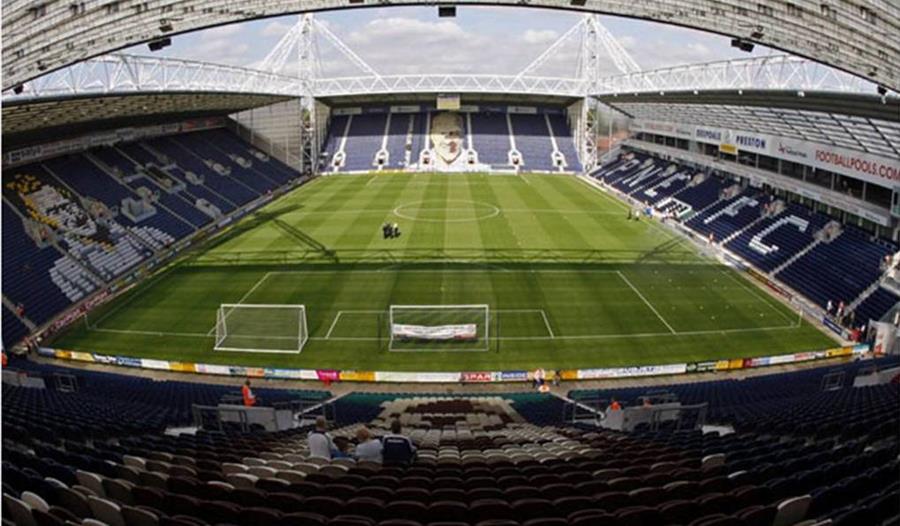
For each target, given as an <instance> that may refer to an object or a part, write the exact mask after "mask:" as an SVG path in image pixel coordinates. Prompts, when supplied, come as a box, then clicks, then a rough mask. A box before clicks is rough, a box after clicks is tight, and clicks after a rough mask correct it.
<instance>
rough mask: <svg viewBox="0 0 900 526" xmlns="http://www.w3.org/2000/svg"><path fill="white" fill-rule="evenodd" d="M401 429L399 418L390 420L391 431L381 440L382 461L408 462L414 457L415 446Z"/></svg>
mask: <svg viewBox="0 0 900 526" xmlns="http://www.w3.org/2000/svg"><path fill="white" fill-rule="evenodd" d="M402 431H403V428H402V426H401V425H400V421H399V420H394V421H393V422H391V432H390V433H389V434H387V435H385V436H384V439H383V440H382V446H383V451H382V455H383V459H384V462H390V463H396V464H408V463H410V462H411V461H412V459H413V458H415V456H416V446H414V445H413V443H412V440H410V439H409V437H407V436H404V435H403V434H402Z"/></svg>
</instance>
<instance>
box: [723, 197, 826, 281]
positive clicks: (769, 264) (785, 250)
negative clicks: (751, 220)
mask: <svg viewBox="0 0 900 526" xmlns="http://www.w3.org/2000/svg"><path fill="white" fill-rule="evenodd" d="M792 218H793V219H792ZM827 223H828V218H827V217H825V216H822V215H820V214H816V213H812V212H810V211H809V210H808V209H806V208H805V207H802V206H800V205H797V204H793V203H791V204H789V205H788V206H787V208H786V210H785V211H784V212H782V213H780V214H778V215H776V216H773V217H769V218H766V219H763V220H761V221H759V222H758V223H756V224H755V225H754V226H753V227H751V228H749V229H747V230H746V231H744V232H742V233H741V235H739V236H737V237H736V238H734V239H733V240H731V241H729V242H728V243H727V244H726V248H728V249H729V250H731V251H733V252H735V253H737V254H738V255H740V256H741V257H743V258H744V259H746V260H747V261H749V262H750V263H752V264H753V265H754V266H756V267H757V268H759V269H761V270H764V271H766V272H768V271H771V270H773V269H774V268H775V267H777V266H779V265H781V264H782V263H784V262H785V261H787V260H788V259H790V258H791V256H793V255H795V254H797V253H798V252H800V251H801V250H803V249H804V248H805V247H806V246H807V245H809V244H811V243H812V242H813V241H814V240H815V239H814V238H813V235H814V234H815V233H816V232H817V231H819V230H821V229H822V227H824V226H825V225H826V224H827ZM776 225H777V226H776ZM773 227H774V229H773ZM801 228H802V230H801ZM763 233H764V234H765V235H763V236H761V237H760V236H759V234H763ZM762 247H766V248H762ZM775 247H777V249H776V248H775Z"/></svg>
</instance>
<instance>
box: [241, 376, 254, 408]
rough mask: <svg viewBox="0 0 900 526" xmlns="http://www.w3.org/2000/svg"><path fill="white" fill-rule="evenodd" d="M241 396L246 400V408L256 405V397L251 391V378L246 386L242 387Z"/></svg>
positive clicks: (246, 382) (245, 383)
mask: <svg viewBox="0 0 900 526" xmlns="http://www.w3.org/2000/svg"><path fill="white" fill-rule="evenodd" d="M241 396H243V398H244V405H245V406H246V407H253V406H255V405H256V395H255V394H253V391H251V390H250V379H249V378H248V379H247V380H246V381H245V382H244V386H243V387H241Z"/></svg>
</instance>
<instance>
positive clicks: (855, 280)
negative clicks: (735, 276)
mask: <svg viewBox="0 0 900 526" xmlns="http://www.w3.org/2000/svg"><path fill="white" fill-rule="evenodd" d="M896 251H897V248H896V247H894V248H893V249H890V248H888V247H887V246H885V245H883V244H881V243H872V242H871V241H870V240H869V236H868V235H867V234H865V233H864V232H863V231H861V230H859V229H858V228H855V227H851V226H848V227H846V228H845V229H844V231H843V232H842V233H841V234H840V235H839V236H838V237H837V238H836V239H833V240H831V241H830V242H824V241H823V242H822V243H820V244H818V245H817V246H815V247H814V248H813V249H812V250H810V251H808V252H806V253H805V254H804V255H803V256H801V257H800V258H798V259H797V260H796V261H794V263H792V264H791V265H789V266H788V267H787V268H785V269H784V270H782V271H781V272H780V273H778V274H776V277H778V278H779V279H781V280H783V281H784V282H785V283H787V284H789V285H790V286H791V287H793V288H794V289H796V290H798V291H800V292H801V293H802V294H803V295H804V296H806V297H808V298H809V299H811V300H813V301H814V302H815V303H816V304H818V305H819V306H820V307H825V305H826V304H827V303H828V302H829V301H832V302H834V303H835V304H837V303H839V302H842V301H843V302H847V303H849V301H851V299H853V298H857V297H858V296H859V295H860V294H861V293H862V292H863V291H864V290H865V289H866V288H868V287H869V286H870V285H872V283H874V282H875V281H877V280H878V279H879V278H880V276H881V269H880V265H881V263H882V261H884V256H886V255H889V254H893V253H894V252H896Z"/></svg>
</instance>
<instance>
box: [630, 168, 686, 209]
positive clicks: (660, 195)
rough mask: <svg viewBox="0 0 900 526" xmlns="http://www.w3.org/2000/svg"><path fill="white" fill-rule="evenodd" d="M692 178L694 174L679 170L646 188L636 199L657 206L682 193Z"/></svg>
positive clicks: (638, 193)
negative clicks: (666, 199)
mask: <svg viewBox="0 0 900 526" xmlns="http://www.w3.org/2000/svg"><path fill="white" fill-rule="evenodd" d="M692 177H693V174H692V173H691V172H690V171H688V170H684V169H681V170H678V171H677V172H675V173H673V174H671V175H669V176H668V177H665V178H663V179H662V180H659V181H657V182H656V183H654V184H652V185H648V186H646V187H644V188H643V189H641V191H639V192H637V193H636V194H634V198H635V199H637V200H638V201H641V202H642V203H648V204H649V205H651V206H653V205H656V203H658V202H660V201H662V200H663V199H665V198H667V197H671V196H673V195H675V194H677V193H678V192H680V191H682V190H683V189H684V187H686V186H687V185H688V183H690V182H691V179H692Z"/></svg>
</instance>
